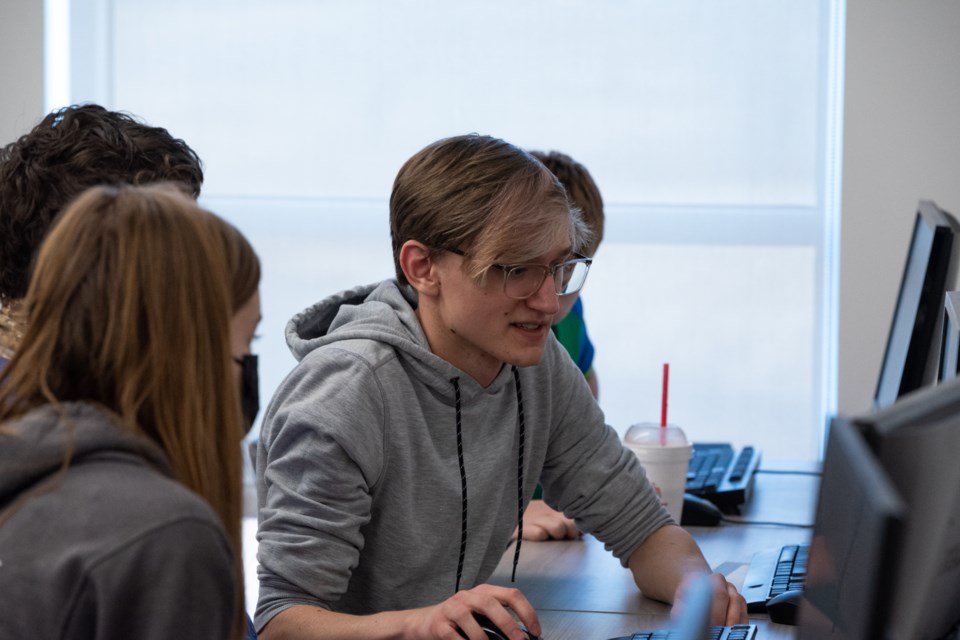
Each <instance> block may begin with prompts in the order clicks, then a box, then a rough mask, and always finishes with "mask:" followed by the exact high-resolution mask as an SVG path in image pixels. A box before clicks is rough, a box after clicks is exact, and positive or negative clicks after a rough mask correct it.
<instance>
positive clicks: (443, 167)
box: [390, 134, 590, 283]
mask: <svg viewBox="0 0 960 640" xmlns="http://www.w3.org/2000/svg"><path fill="white" fill-rule="evenodd" d="M589 234H590V232H589V230H588V229H587V227H586V225H584V223H583V220H582V219H581V217H580V212H579V211H578V210H577V209H576V208H574V207H571V206H570V202H569V200H568V199H567V195H566V192H565V191H564V189H563V186H562V185H561V184H560V183H559V182H558V181H557V178H556V177H555V176H554V175H553V174H552V173H550V171H549V170H547V168H546V167H544V166H543V164H542V163H541V162H540V161H539V160H537V159H536V158H534V157H533V156H531V155H530V154H529V153H527V152H526V151H524V150H523V149H520V148H519V147H516V146H514V145H512V144H510V143H508V142H505V141H504V140H500V139H498V138H492V137H490V136H481V135H477V134H468V135H463V136H456V137H452V138H445V139H443V140H438V141H437V142H434V143H433V144H430V145H428V146H427V147H425V148H424V149H422V150H421V151H419V152H417V153H416V154H415V155H414V156H413V157H411V158H410V159H409V160H407V162H406V163H405V164H404V165H403V167H402V168H401V169H400V172H399V173H398V174H397V178H396V180H395V181H394V184H393V192H392V194H391V196H390V235H391V240H392V243H393V257H394V267H395V269H396V273H397V280H398V281H399V282H400V283H406V282H407V280H406V277H405V276H404V274H403V271H402V269H401V268H400V248H401V247H402V246H403V244H404V243H405V242H406V241H408V240H417V241H419V242H422V243H424V244H425V245H427V246H428V247H430V248H431V249H433V250H449V249H453V250H456V251H460V252H463V254H464V257H465V259H464V267H463V268H464V270H465V272H466V273H468V274H469V275H470V276H471V277H473V278H474V279H476V280H480V279H481V278H482V277H483V275H484V273H486V271H487V269H488V268H489V267H490V266H491V265H493V264H495V263H498V262H519V261H523V260H526V259H530V258H534V257H536V256H539V255H542V254H544V253H546V252H548V251H550V250H551V249H552V248H554V247H555V246H556V244H557V243H558V242H569V244H570V247H571V250H573V251H578V250H579V248H580V246H581V245H583V243H584V242H586V241H587V239H588V238H589Z"/></svg>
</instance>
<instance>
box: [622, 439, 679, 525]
mask: <svg viewBox="0 0 960 640" xmlns="http://www.w3.org/2000/svg"><path fill="white" fill-rule="evenodd" d="M623 443H624V445H625V446H626V447H627V448H628V449H630V450H631V451H633V453H634V454H636V456H637V459H638V460H640V464H642V465H643V468H644V469H646V471H647V478H648V479H649V480H650V483H651V484H653V488H654V491H656V492H657V495H659V496H660V502H661V503H662V504H663V506H664V507H665V508H666V510H667V512H668V513H669V514H670V517H672V518H673V519H674V520H675V521H676V522H677V524H679V523H680V516H681V514H682V513H683V494H684V490H685V489H686V487H687V467H688V466H689V465H690V458H691V456H692V455H693V446H691V445H690V443H689V442H687V436H686V435H685V434H684V433H683V429H681V428H680V427H678V426H676V425H672V424H668V425H667V426H666V428H664V427H662V426H660V425H659V424H656V423H652V422H641V423H638V424H635V425H633V426H631V427H630V428H629V429H627V433H626V435H625V436H624V437H623Z"/></svg>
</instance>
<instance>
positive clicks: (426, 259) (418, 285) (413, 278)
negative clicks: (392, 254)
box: [400, 240, 440, 296]
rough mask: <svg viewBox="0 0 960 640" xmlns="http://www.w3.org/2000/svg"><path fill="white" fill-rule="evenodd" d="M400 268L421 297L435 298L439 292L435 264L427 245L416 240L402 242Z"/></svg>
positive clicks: (438, 280)
mask: <svg viewBox="0 0 960 640" xmlns="http://www.w3.org/2000/svg"><path fill="white" fill-rule="evenodd" d="M400 268H401V269H402V270H403V275H405V276H407V280H408V281H409V282H410V286H412V287H413V288H414V289H416V290H417V293H419V294H420V295H421V296H435V295H437V294H438V293H439V292H440V279H439V276H438V274H437V270H436V264H435V262H434V260H433V258H431V257H430V247H428V246H427V245H425V244H423V243H422V242H418V241H416V240H407V241H406V242H404V243H403V246H401V247H400Z"/></svg>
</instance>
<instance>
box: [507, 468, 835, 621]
mask: <svg viewBox="0 0 960 640" xmlns="http://www.w3.org/2000/svg"><path fill="white" fill-rule="evenodd" d="M765 466H766V467H767V468H770V469H778V468H786V469H798V468H799V469H800V470H806V471H809V470H810V469H811V465H809V464H808V465H805V466H801V467H798V466H797V465H782V466H778V465H774V464H770V465H765ZM818 484H819V478H818V477H816V476H811V475H774V474H769V473H762V474H760V475H758V476H757V478H756V482H755V491H754V494H753V497H752V498H751V500H750V503H749V504H748V506H747V509H746V512H745V513H744V515H743V516H742V519H743V520H745V521H749V522H757V521H763V522H783V523H799V524H810V523H812V522H813V518H814V513H815V502H816V495H817V487H818ZM688 530H689V531H690V533H691V534H692V535H693V537H694V538H695V539H696V540H697V542H698V544H699V545H700V548H701V549H702V550H703V553H704V556H705V557H706V558H707V561H708V562H709V563H710V566H711V567H713V568H714V570H717V571H720V572H722V573H724V574H726V575H728V577H729V578H730V580H731V581H732V582H734V583H735V584H737V585H738V586H739V584H740V581H742V579H743V573H744V569H745V564H746V563H748V562H749V561H750V558H751V557H752V556H753V554H754V553H755V552H757V551H760V550H763V549H767V548H770V547H779V546H781V545H784V544H791V543H797V542H806V541H808V540H809V538H810V529H804V528H796V527H790V526H781V525H773V524H743V525H733V524H722V525H721V526H719V527H689V528H688ZM512 562H513V545H511V546H510V548H509V549H507V551H506V553H505V554H504V556H503V559H502V560H501V562H500V565H499V566H498V567H497V570H496V572H495V573H494V575H493V577H492V578H491V580H490V582H491V583H493V584H500V585H504V586H514V587H517V588H519V589H520V590H521V591H522V592H523V593H524V595H525V596H526V597H527V599H528V600H530V603H531V604H532V605H533V606H534V607H535V608H536V609H537V614H538V615H539V617H540V622H541V624H542V625H543V628H544V636H545V638H547V639H548V640H564V639H571V640H572V639H574V638H577V639H587V640H591V639H596V640H604V639H606V638H612V637H614V636H622V635H627V634H630V633H632V632H634V631H637V630H640V629H656V628H660V627H664V626H666V625H667V624H669V612H670V608H669V607H668V606H667V605H664V604H662V603H660V602H656V601H653V600H649V599H647V598H644V597H643V595H641V594H640V592H639V591H638V590H637V587H636V585H635V584H634V583H633V578H632V576H631V574H630V572H629V571H628V570H626V569H624V568H623V567H621V565H620V562H619V561H618V560H617V559H616V558H614V557H613V556H612V555H611V554H610V553H608V552H607V551H606V550H605V549H604V548H603V545H602V543H600V542H599V541H598V540H597V539H596V538H593V537H592V536H584V538H583V539H581V540H569V541H549V542H530V541H524V543H523V545H522V548H521V551H520V563H519V566H518V567H517V580H516V582H515V583H511V582H510V573H511V567H512ZM751 622H753V623H754V624H756V625H757V626H758V627H759V630H758V633H757V637H758V640H767V639H786V638H793V637H794V630H795V627H789V626H784V625H777V624H773V623H771V622H769V620H768V619H767V617H766V616H765V615H758V616H756V617H755V619H753V618H752V619H751Z"/></svg>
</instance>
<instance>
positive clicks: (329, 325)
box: [286, 280, 513, 406]
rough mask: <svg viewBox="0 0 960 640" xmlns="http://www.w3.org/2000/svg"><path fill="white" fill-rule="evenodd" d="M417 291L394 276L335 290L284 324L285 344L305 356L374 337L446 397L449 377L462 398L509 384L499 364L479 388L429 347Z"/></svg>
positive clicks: (507, 370) (449, 393)
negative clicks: (457, 382) (493, 375)
mask: <svg viewBox="0 0 960 640" xmlns="http://www.w3.org/2000/svg"><path fill="white" fill-rule="evenodd" d="M416 307H417V292H416V291H415V290H414V289H413V288H412V287H410V286H408V285H399V284H397V281H396V280H384V281H383V282H379V283H375V284H369V285H363V286H359V287H355V288H353V289H347V290H346V291H341V292H340V293H337V294H334V295H332V296H330V297H328V298H326V299H324V300H321V301H320V302H318V303H316V304H315V305H313V306H311V307H308V308H307V309H305V310H304V311H301V312H300V313H298V314H297V315H295V316H294V317H293V318H291V319H290V321H289V322H288V323H287V328H286V338H287V345H288V346H289V347H290V351H291V352H292V353H293V355H294V357H295V358H296V359H297V360H298V361H300V360H303V358H305V357H306V356H307V355H308V354H309V353H310V352H311V351H313V350H314V349H317V348H318V347H321V346H324V345H329V344H333V343H336V342H341V341H347V340H357V339H361V340H373V341H375V342H379V343H383V344H388V345H390V346H391V347H393V348H394V350H395V351H396V352H397V355H398V357H399V358H400V359H401V360H403V361H404V362H405V363H406V365H407V366H408V367H409V369H410V371H411V372H412V373H413V374H414V375H416V377H417V378H418V379H419V380H420V381H421V382H423V383H424V384H426V385H428V386H429V387H431V388H433V389H434V390H436V391H437V392H438V393H439V394H440V395H441V396H444V397H447V398H449V402H450V404H451V406H452V404H453V393H452V389H451V386H450V381H451V380H452V379H453V378H460V385H461V394H462V400H463V402H467V403H469V402H472V401H473V400H474V399H475V398H477V397H478V396H481V395H486V394H495V393H497V392H499V391H500V389H501V388H502V387H503V386H504V385H506V384H512V382H513V374H512V373H511V371H510V367H503V369H502V370H501V371H500V373H499V375H498V376H497V377H496V378H495V379H494V381H493V382H492V383H491V384H489V385H487V386H486V387H483V386H481V385H480V384H479V383H477V382H476V381H475V380H474V379H473V378H471V377H470V376H469V375H467V374H465V373H464V372H463V371H461V370H460V369H458V368H457V367H455V366H454V365H452V364H450V363H449V362H447V361H446V360H444V359H443V358H441V357H439V356H437V355H435V354H434V353H433V352H432V351H431V350H430V344H429V343H428V342H427V337H426V335H425V334H424V333H423V328H422V327H421V326H420V320H419V319H418V318H417V313H416Z"/></svg>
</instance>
